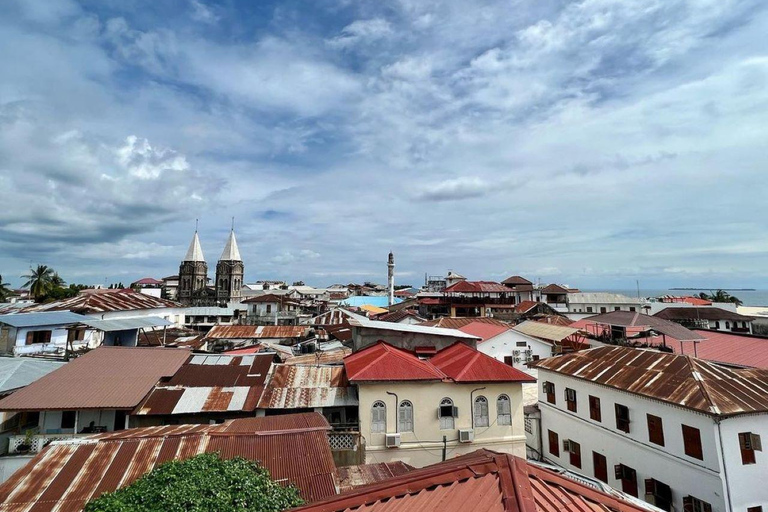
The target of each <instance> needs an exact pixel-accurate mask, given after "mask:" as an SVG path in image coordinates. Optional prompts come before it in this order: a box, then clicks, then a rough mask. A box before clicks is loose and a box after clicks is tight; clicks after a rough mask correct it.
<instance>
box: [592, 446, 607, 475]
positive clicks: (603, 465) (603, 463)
mask: <svg viewBox="0 0 768 512" xmlns="http://www.w3.org/2000/svg"><path fill="white" fill-rule="evenodd" d="M592 465H593V466H594V467H595V478H597V479H598V480H600V481H601V482H605V483H608V461H607V460H606V458H605V455H602V454H600V453H597V452H592Z"/></svg>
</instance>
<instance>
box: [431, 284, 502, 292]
mask: <svg viewBox="0 0 768 512" xmlns="http://www.w3.org/2000/svg"><path fill="white" fill-rule="evenodd" d="M443 292H444V293H509V292H511V290H510V289H509V287H508V286H504V285H503V284H501V283H497V282H495V281H459V282H458V283H455V284H453V285H451V286H449V287H448V288H446V289H445V290H443Z"/></svg>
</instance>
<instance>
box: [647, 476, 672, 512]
mask: <svg viewBox="0 0 768 512" xmlns="http://www.w3.org/2000/svg"><path fill="white" fill-rule="evenodd" d="M645 501H647V502H648V503H650V504H652V505H655V506H656V507H658V508H660V509H662V510H666V511H667V512H669V511H670V510H672V489H671V488H670V487H669V486H668V485H667V484H665V483H664V482H659V481H658V480H654V479H653V478H646V479H645Z"/></svg>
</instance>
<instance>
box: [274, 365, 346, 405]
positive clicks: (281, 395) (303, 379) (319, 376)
mask: <svg viewBox="0 0 768 512" xmlns="http://www.w3.org/2000/svg"><path fill="white" fill-rule="evenodd" d="M357 404H358V400H357V389H356V388H355V387H353V386H350V384H349V382H348V381H347V377H346V374H345V373H344V368H343V367H340V366H295V365H292V366H286V365H276V366H275V367H274V368H272V376H271V378H270V381H269V383H268V384H267V386H266V387H265V389H264V393H263V394H262V395H261V400H259V408H262V409H303V408H307V407H342V406H347V405H351V406H354V405H357Z"/></svg>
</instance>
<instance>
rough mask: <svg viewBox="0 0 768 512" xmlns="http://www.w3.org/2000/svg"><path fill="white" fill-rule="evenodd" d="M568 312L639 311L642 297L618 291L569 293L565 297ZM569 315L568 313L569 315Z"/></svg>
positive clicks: (642, 301) (642, 302) (643, 302)
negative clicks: (629, 295)
mask: <svg viewBox="0 0 768 512" xmlns="http://www.w3.org/2000/svg"><path fill="white" fill-rule="evenodd" d="M565 299H566V303H567V305H568V313H589V314H593V315H594V314H601V313H608V312H609V311H640V312H642V311H643V310H642V307H643V305H645V301H644V300H643V299H638V298H636V297H627V296H626V295H621V294H619V293H602V292H600V293H583V292H578V293H569V294H567V295H566V297H565ZM569 316H570V315H569Z"/></svg>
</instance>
